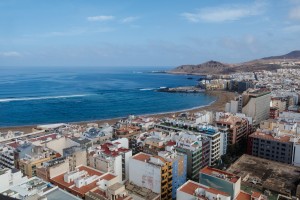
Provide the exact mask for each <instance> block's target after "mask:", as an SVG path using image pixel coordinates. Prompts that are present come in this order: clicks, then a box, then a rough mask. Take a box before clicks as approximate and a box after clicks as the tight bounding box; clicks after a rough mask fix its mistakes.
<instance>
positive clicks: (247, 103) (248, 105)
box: [242, 89, 271, 125]
mask: <svg viewBox="0 0 300 200" xmlns="http://www.w3.org/2000/svg"><path fill="white" fill-rule="evenodd" d="M270 101H271V95H270V91H268V90H263V89H255V90H254V89H249V90H247V91H245V92H244V93H243V94H242V106H243V108H242V113H244V114H246V115H247V116H249V117H252V118H253V124H254V125H258V124H259V123H260V122H261V121H263V120H266V119H268V118H269V113H270Z"/></svg>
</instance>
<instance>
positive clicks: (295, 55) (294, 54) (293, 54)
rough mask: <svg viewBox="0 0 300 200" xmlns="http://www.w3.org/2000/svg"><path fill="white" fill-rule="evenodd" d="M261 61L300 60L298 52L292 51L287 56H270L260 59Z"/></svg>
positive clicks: (299, 52)
mask: <svg viewBox="0 0 300 200" xmlns="http://www.w3.org/2000/svg"><path fill="white" fill-rule="evenodd" d="M262 59H263V60H273V59H300V51H299V50H297V51H292V52H290V53H288V54H285V55H282V56H271V57H266V58H262Z"/></svg>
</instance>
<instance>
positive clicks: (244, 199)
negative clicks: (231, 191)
mask: <svg viewBox="0 0 300 200" xmlns="http://www.w3.org/2000/svg"><path fill="white" fill-rule="evenodd" d="M236 200H251V195H250V194H248V193H246V192H243V191H241V192H240V193H239V194H238V196H237V197H236Z"/></svg>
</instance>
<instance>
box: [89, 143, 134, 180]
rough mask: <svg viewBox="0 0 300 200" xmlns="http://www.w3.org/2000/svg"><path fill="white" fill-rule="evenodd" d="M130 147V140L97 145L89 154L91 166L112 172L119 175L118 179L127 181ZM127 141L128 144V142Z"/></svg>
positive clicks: (130, 154)
mask: <svg viewBox="0 0 300 200" xmlns="http://www.w3.org/2000/svg"><path fill="white" fill-rule="evenodd" d="M122 141H123V142H125V144H124V146H126V145H127V147H128V140H127V139H126V140H120V142H119V141H112V142H107V143H105V144H102V145H99V146H97V147H91V148H90V149H89V150H88V151H89V155H88V161H89V166H91V167H93V168H95V169H98V170H100V171H103V172H111V173H113V174H114V175H116V176H117V177H118V181H119V182H120V183H121V182H125V181H126V180H128V174H129V158H130V157H131V156H132V151H131V150H130V149H128V148H124V147H123V145H122V143H121V142H122ZM126 141H127V144H126Z"/></svg>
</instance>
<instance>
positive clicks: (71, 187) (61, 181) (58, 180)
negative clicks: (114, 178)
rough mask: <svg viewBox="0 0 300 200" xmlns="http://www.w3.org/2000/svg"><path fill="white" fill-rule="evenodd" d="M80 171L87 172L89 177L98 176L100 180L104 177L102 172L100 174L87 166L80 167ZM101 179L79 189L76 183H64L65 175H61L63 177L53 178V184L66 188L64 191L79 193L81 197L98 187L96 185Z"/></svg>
mask: <svg viewBox="0 0 300 200" xmlns="http://www.w3.org/2000/svg"><path fill="white" fill-rule="evenodd" d="M78 169H79V171H83V170H84V171H86V172H87V173H88V175H89V176H93V175H97V176H99V179H100V176H101V175H103V173H102V172H100V171H98V170H95V169H92V168H90V167H87V166H80V167H78ZM99 179H97V180H95V181H93V182H92V183H90V184H88V185H86V186H82V187H81V188H77V187H76V186H75V185H74V181H71V182H70V183H67V182H65V181H64V174H61V175H58V176H56V177H54V178H52V179H51V182H52V183H54V184H56V185H58V186H61V187H64V188H62V189H67V190H71V191H75V192H76V193H79V194H80V195H82V196H83V195H84V194H85V193H87V192H89V191H90V190H92V189H94V188H96V187H97V184H96V183H97V181H98V180H99Z"/></svg>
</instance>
